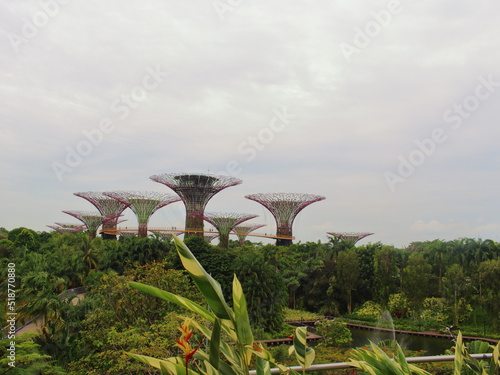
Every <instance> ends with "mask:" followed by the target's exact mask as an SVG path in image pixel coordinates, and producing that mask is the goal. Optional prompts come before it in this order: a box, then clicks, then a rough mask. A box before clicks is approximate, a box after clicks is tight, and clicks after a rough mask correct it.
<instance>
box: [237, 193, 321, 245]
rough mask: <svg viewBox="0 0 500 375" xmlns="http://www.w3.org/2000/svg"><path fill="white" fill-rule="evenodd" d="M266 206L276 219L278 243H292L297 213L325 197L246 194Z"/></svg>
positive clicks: (248, 197) (300, 194)
mask: <svg viewBox="0 0 500 375" xmlns="http://www.w3.org/2000/svg"><path fill="white" fill-rule="evenodd" d="M245 198H247V199H250V200H253V201H255V202H258V203H260V204H262V205H263V206H264V207H266V208H267V209H268V210H269V211H270V212H271V214H273V216H274V219H275V220H276V237H277V238H276V245H277V246H290V245H291V244H292V225H293V221H294V220H295V217H296V216H297V214H298V213H299V212H300V211H301V210H302V209H303V208H305V207H307V206H309V205H310V204H311V203H314V202H318V201H322V200H323V199H325V197H323V196H321V195H315V194H303V193H258V194H249V195H245Z"/></svg>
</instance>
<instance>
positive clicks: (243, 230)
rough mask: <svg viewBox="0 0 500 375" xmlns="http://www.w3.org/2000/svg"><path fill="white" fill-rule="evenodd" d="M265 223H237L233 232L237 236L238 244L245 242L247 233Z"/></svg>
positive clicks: (263, 225)
mask: <svg viewBox="0 0 500 375" xmlns="http://www.w3.org/2000/svg"><path fill="white" fill-rule="evenodd" d="M265 226H266V224H253V225H252V224H243V225H237V226H235V227H234V228H233V232H234V233H235V234H236V235H237V236H238V242H239V244H240V245H244V244H245V240H246V238H247V236H248V234H249V233H252V232H253V231H254V230H257V229H259V228H262V227H265Z"/></svg>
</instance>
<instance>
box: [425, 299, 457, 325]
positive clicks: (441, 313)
mask: <svg viewBox="0 0 500 375" xmlns="http://www.w3.org/2000/svg"><path fill="white" fill-rule="evenodd" d="M420 318H421V319H423V320H425V321H427V322H429V324H430V325H433V326H434V328H439V327H440V326H441V325H445V324H447V323H449V321H450V314H449V308H448V305H447V303H446V300H445V299H444V298H437V297H430V298H426V299H425V300H424V302H423V305H422V312H421V313H420Z"/></svg>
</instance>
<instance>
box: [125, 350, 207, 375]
mask: <svg viewBox="0 0 500 375" xmlns="http://www.w3.org/2000/svg"><path fill="white" fill-rule="evenodd" d="M126 354H127V355H128V356H129V357H131V358H133V359H136V360H138V361H139V362H142V363H144V364H146V365H150V366H152V367H155V368H158V369H161V370H162V372H165V371H167V372H168V373H169V374H172V375H199V373H198V372H196V371H193V370H191V369H189V372H188V374H186V367H185V366H184V364H183V361H182V360H181V359H179V358H175V357H174V358H168V359H166V360H161V359H157V358H153V357H148V356H145V355H142V354H134V353H126Z"/></svg>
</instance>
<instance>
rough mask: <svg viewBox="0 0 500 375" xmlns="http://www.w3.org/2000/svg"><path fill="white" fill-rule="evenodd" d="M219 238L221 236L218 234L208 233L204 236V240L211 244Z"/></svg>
mask: <svg viewBox="0 0 500 375" xmlns="http://www.w3.org/2000/svg"><path fill="white" fill-rule="evenodd" d="M217 237H219V234H218V233H217V234H206V233H205V235H204V236H203V239H204V240H205V241H206V242H208V243H210V242H212V241H213V240H215V239H216V238H217Z"/></svg>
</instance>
